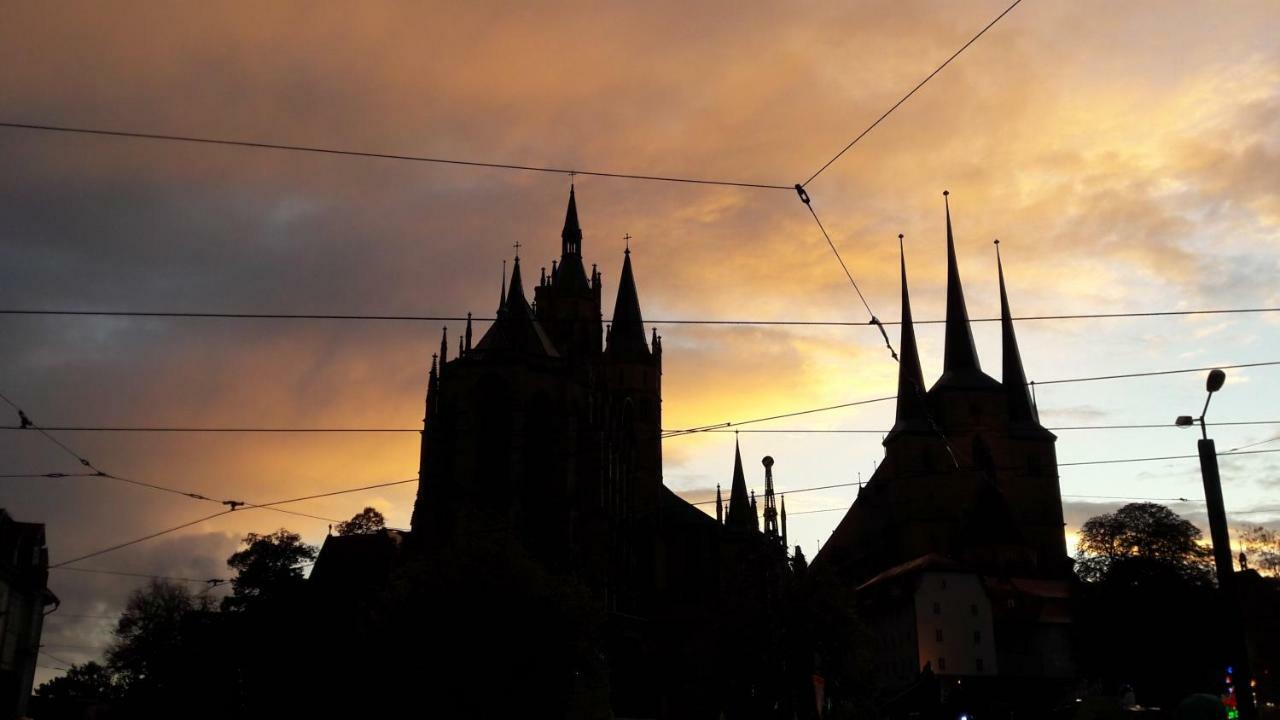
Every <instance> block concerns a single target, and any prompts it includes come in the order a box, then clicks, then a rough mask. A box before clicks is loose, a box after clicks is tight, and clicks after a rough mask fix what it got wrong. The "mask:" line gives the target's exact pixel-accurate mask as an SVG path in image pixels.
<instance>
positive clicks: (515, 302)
mask: <svg viewBox="0 0 1280 720" xmlns="http://www.w3.org/2000/svg"><path fill="white" fill-rule="evenodd" d="M506 307H507V309H508V310H512V309H513V308H519V309H522V310H524V311H526V312H527V311H528V310H529V301H528V300H527V299H525V296H524V283H523V282H521V280H520V256H518V255H517V256H516V259H515V262H514V263H513V267H512V268H511V287H510V288H508V289H507V303H506Z"/></svg>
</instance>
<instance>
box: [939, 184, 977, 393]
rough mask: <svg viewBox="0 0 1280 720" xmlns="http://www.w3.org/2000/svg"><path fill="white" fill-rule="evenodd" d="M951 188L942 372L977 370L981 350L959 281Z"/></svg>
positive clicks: (945, 194)
mask: <svg viewBox="0 0 1280 720" xmlns="http://www.w3.org/2000/svg"><path fill="white" fill-rule="evenodd" d="M948 195H950V193H949V192H947V191H943V193H942V197H943V202H944V203H945V204H946V208H947V336H946V349H945V351H944V360H943V365H942V372H943V373H944V374H945V373H947V372H948V371H953V372H964V371H966V370H978V371H981V370H982V368H981V367H980V366H979V365H978V351H977V350H976V349H975V348H974V345H973V331H972V329H971V328H970V327H969V311H968V309H966V308H965V304H964V287H963V286H961V284H960V266H959V265H958V264H957V263H956V241H955V236H954V235H953V234H952V232H951V203H950V201H949V200H948Z"/></svg>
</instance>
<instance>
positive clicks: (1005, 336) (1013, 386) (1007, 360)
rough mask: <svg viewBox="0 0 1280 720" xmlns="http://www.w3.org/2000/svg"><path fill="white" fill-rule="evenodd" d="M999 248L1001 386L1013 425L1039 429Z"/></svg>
mask: <svg viewBox="0 0 1280 720" xmlns="http://www.w3.org/2000/svg"><path fill="white" fill-rule="evenodd" d="M995 246H996V272H997V273H998V274H999V275H1000V339H1001V344H1002V346H1003V355H1004V358H1003V359H1004V367H1003V369H1002V374H1001V383H1002V384H1003V385H1004V391H1005V396H1006V398H1007V399H1008V406H1009V422H1011V423H1024V424H1025V423H1032V424H1036V425H1039V424H1040V417H1039V413H1037V412H1036V409H1035V406H1034V405H1032V403H1031V393H1030V392H1029V391H1028V390H1027V373H1026V372H1025V371H1024V370H1023V368H1022V354H1021V353H1020V352H1018V338H1017V336H1016V335H1014V333H1013V313H1011V312H1010V311H1009V294H1008V293H1007V292H1006V291H1005V287H1004V263H1003V262H1002V261H1001V259H1000V241H999V240H996V241H995Z"/></svg>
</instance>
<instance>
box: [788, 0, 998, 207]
mask: <svg viewBox="0 0 1280 720" xmlns="http://www.w3.org/2000/svg"><path fill="white" fill-rule="evenodd" d="M1021 2H1022V0H1014V2H1013V4H1012V5H1010V6H1009V7H1007V8H1005V9H1004V12H1002V13H1000V14H999V15H997V16H996V17H995V19H994V20H992V21H991V22H989V23H987V25H986V27H984V28H982V29H981V30H979V31H978V34H977V35H974V36H973V37H971V38H969V42H967V43H965V44H964V45H962V46H960V49H959V50H956V51H955V52H954V53H952V55H951V57H949V58H947V59H946V60H945V61H943V63H942V64H941V65H939V66H938V67H937V68H935V69H934V71H933V72H931V73H929V75H928V76H927V77H925V79H923V80H921V81H920V82H919V83H918V84H917V85H916V86H915V87H913V88H911V90H910V92H908V93H907V94H906V95H903V96H902V98H901V99H900V100H898V102H896V103H894V104H893V106H892V107H890V108H889V109H888V110H886V111H885V112H884V114H883V115H881V116H880V117H878V118H876V121H875V122H873V123H871V124H870V125H868V126H867V129H865V130H863V131H862V132H860V133H858V135H857V137H855V138H854V139H853V140H850V141H849V144H848V145H845V146H844V147H843V148H841V150H840V152H838V153H836V154H835V156H834V157H832V158H831V159H830V160H828V161H827V162H826V164H825V165H823V166H822V167H820V168H818V171H817V172H815V173H814V174H812V175H810V176H809V179H808V180H805V181H804V182H802V183H800V184H799V185H798V186H797V187H799V188H805V187H808V185H809V183H811V182H813V181H814V179H815V178H817V177H818V176H819V175H821V174H822V173H823V172H824V171H825V170H826V169H827V168H829V167H831V165H832V163H834V162H835V161H836V160H839V159H840V158H841V156H843V155H844V154H845V153H847V152H849V150H850V149H851V148H852V147H853V146H854V145H857V144H858V141H859V140H861V139H862V138H864V137H866V136H867V134H868V133H870V132H871V131H872V130H875V129H876V126H877V125H879V124H880V123H881V122H883V121H884V119H885V118H887V117H889V116H890V115H892V114H893V111H894V110H897V109H898V108H899V107H900V106H901V105H902V104H903V103H905V102H906V101H907V100H909V99H910V98H911V96H912V95H915V94H916V91H917V90H919V89H920V88H922V87H924V86H925V84H926V83H928V82H929V81H930V80H932V79H933V77H934V76H935V75H937V74H938V73H940V72H942V69H943V68H945V67H946V66H948V65H950V64H951V61H952V60H955V59H956V58H958V57H960V53H962V52H964V51H965V50H968V49H969V46H970V45H972V44H974V43H975V42H977V41H978V38H980V37H982V36H983V35H985V34H986V32H987V31H988V30H990V29H991V28H992V27H994V26H995V24H996V23H998V22H1000V20H1001V19H1003V18H1004V16H1005V15H1008V14H1009V13H1010V12H1011V11H1012V10H1013V9H1014V8H1015V7H1017V6H1018V4H1019V3H1021Z"/></svg>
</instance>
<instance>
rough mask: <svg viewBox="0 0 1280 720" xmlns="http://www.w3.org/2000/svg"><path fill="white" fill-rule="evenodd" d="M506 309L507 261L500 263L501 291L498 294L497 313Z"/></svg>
mask: <svg viewBox="0 0 1280 720" xmlns="http://www.w3.org/2000/svg"><path fill="white" fill-rule="evenodd" d="M506 308H507V261H506V260H503V261H502V290H501V291H499V292H498V312H502V311H503V310H505V309H506Z"/></svg>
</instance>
